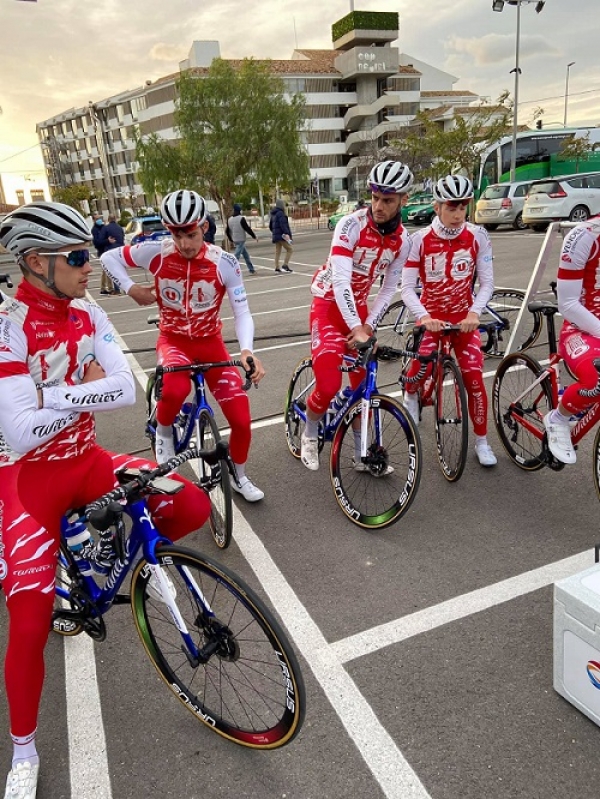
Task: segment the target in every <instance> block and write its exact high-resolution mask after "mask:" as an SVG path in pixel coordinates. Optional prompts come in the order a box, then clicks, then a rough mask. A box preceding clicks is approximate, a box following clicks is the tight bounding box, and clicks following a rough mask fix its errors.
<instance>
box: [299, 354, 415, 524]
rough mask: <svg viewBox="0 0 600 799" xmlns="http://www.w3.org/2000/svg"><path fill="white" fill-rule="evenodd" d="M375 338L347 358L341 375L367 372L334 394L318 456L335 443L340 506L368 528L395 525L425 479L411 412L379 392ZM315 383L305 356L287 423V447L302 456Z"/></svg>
mask: <svg viewBox="0 0 600 799" xmlns="http://www.w3.org/2000/svg"><path fill="white" fill-rule="evenodd" d="M374 347H375V339H371V340H370V341H369V342H368V344H367V346H366V347H364V348H363V349H362V351H359V355H358V356H357V357H351V356H347V357H345V363H344V365H342V366H341V367H340V369H341V370H342V371H343V372H350V371H353V370H355V369H359V368H363V367H365V368H366V376H365V378H364V380H363V381H362V382H361V384H360V385H359V386H358V387H357V388H356V389H355V390H353V389H352V388H351V387H350V386H346V388H344V389H343V390H342V391H341V392H340V394H338V395H336V398H334V400H333V402H332V405H331V406H330V408H329V410H328V412H327V414H326V415H325V417H324V419H323V421H322V423H321V424H320V426H319V435H318V438H319V452H321V451H322V449H323V446H324V444H325V442H326V441H330V442H331V453H330V457H329V473H330V478H331V485H332V487H333V492H334V495H335V498H336V501H337V503H338V505H339V507H340V508H341V509H342V511H343V513H344V514H345V515H346V516H347V518H348V519H350V521H352V522H353V523H354V524H357V525H358V526H360V527H365V528H369V529H376V528H384V527H388V526H389V525H391V524H393V523H394V522H395V521H397V520H398V519H399V518H400V517H401V516H402V515H403V514H405V513H406V511H407V510H408V509H409V507H410V506H411V504H412V502H413V500H414V498H415V496H416V493H417V490H418V487H419V482H420V480H421V468H422V467H421V440H420V438H419V432H418V430H417V428H416V426H415V424H414V423H413V421H412V419H411V417H410V414H409V413H408V411H407V410H406V409H405V408H404V407H403V406H402V405H401V404H400V403H399V402H397V401H396V400H394V399H392V398H391V397H388V396H386V395H384V394H380V393H379V391H378V389H377V361H378V358H380V357H381V353H380V352H379V351H378V350H377V351H376V350H374ZM314 385H315V378H314V373H313V368H312V358H310V357H307V358H303V359H302V360H301V361H300V362H299V363H298V365H297V366H296V368H295V369H294V371H293V373H292V377H291V379H290V383H289V386H288V390H287V396H286V402H285V410H284V419H285V432H286V440H287V445H288V448H289V450H290V452H291V453H292V455H293V456H294V457H295V458H300V437H301V433H302V431H303V430H304V424H305V422H306V400H307V397H308V395H309V394H310V393H311V391H312V390H313V388H314ZM355 427H356V429H357V431H358V429H360V460H355V455H356V444H355V439H354V428H355Z"/></svg>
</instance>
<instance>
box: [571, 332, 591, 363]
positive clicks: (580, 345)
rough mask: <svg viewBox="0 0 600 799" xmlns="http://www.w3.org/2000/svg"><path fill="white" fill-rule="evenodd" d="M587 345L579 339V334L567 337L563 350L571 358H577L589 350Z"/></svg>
mask: <svg viewBox="0 0 600 799" xmlns="http://www.w3.org/2000/svg"><path fill="white" fill-rule="evenodd" d="M589 348H590V347H589V345H588V344H586V342H585V341H584V340H583V339H582V338H581V336H580V334H579V333H575V335H573V336H569V337H568V338H567V340H566V341H565V349H566V351H567V353H568V354H569V355H570V356H571V358H579V357H581V356H582V355H583V354H584V353H585V352H587V351H588V350H589Z"/></svg>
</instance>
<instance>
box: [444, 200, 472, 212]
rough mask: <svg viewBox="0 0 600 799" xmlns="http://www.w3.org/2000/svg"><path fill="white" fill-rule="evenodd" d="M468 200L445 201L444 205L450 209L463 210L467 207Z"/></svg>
mask: <svg viewBox="0 0 600 799" xmlns="http://www.w3.org/2000/svg"><path fill="white" fill-rule="evenodd" d="M469 203H470V200H446V205H448V206H450V208H461V209H462V210H464V209H465V208H468V207H469Z"/></svg>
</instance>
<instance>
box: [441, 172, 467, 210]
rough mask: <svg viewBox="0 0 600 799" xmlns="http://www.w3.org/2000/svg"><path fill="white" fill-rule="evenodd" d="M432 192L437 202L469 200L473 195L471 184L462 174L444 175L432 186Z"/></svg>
mask: <svg viewBox="0 0 600 799" xmlns="http://www.w3.org/2000/svg"><path fill="white" fill-rule="evenodd" d="M432 193H433V196H434V198H435V199H436V200H437V202H438V203H447V202H454V201H456V200H470V199H471V198H472V197H473V184H472V183H471V181H470V180H469V178H465V177H464V176H463V175H446V177H445V178H440V179H439V180H438V182H437V183H436V184H435V185H434V186H433V189H432Z"/></svg>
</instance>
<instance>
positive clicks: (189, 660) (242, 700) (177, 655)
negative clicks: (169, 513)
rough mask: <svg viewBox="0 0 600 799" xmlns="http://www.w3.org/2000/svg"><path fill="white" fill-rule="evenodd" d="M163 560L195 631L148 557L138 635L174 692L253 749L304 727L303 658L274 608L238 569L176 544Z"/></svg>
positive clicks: (137, 581)
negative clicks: (172, 606) (164, 590)
mask: <svg viewBox="0 0 600 799" xmlns="http://www.w3.org/2000/svg"><path fill="white" fill-rule="evenodd" d="M157 559H158V563H159V565H160V567H161V568H162V569H163V573H164V574H165V576H166V577H167V582H168V584H169V591H170V593H171V598H172V599H173V600H174V602H175V604H176V606H177V609H178V611H179V613H180V614H181V617H182V620H183V623H184V624H185V627H186V628H187V632H188V634H189V637H188V638H186V637H185V636H184V635H183V634H182V632H181V631H180V629H179V628H180V627H181V626H182V625H181V621H180V622H179V626H178V624H177V623H176V622H175V621H174V619H173V617H172V615H171V612H170V608H169V606H168V605H167V604H166V603H165V601H164V600H163V599H162V596H161V593H160V588H159V587H158V586H157V585H156V584H155V585H153V581H156V577H155V576H154V575H153V574H152V570H151V568H150V566H149V565H148V563H147V562H146V561H145V560H143V559H142V560H141V561H140V563H139V564H138V565H137V567H136V569H135V571H134V574H133V577H132V587H131V607H132V612H133V618H134V621H135V625H136V628H137V631H138V633H139V636H140V638H141V640H142V643H143V645H144V647H145V649H146V653H147V654H148V656H149V658H150V660H151V661H152V663H153V664H154V667H155V668H156V670H157V671H158V673H159V674H160V676H161V677H162V679H163V680H164V681H165V683H166V684H167V686H168V687H169V688H170V690H171V691H172V692H173V693H174V694H175V696H176V697H177V698H178V699H179V700H180V702H181V703H182V704H183V705H184V707H185V708H187V710H189V711H190V712H191V713H192V714H193V715H194V716H195V717H196V718H197V719H198V720H199V721H201V722H203V723H204V724H206V725H207V726H208V727H210V728H211V729H213V730H214V731H215V732H217V733H218V734H219V735H221V736H223V737H224V738H227V739H229V740H230V741H234V742H235V743H238V744H241V745H242V746H247V747H251V748H254V749H276V748H278V747H280V746H284V745H285V744H287V743H289V742H290V741H291V740H293V738H294V737H295V736H296V735H297V734H298V732H299V730H300V728H301V726H302V722H303V720H304V713H305V705H306V699H305V690H304V683H303V680H302V675H301V673H300V667H299V665H298V661H297V659H296V656H295V654H294V652H293V650H292V648H291V646H290V644H289V642H288V640H287V638H286V636H285V634H284V632H283V631H282V629H281V627H280V625H279V624H278V623H277V621H276V620H275V618H274V617H273V614H272V613H271V612H270V611H269V610H268V609H267V608H266V607H265V605H264V604H263V602H262V601H261V600H260V599H259V598H258V597H257V596H256V594H255V593H254V592H253V591H252V590H251V589H250V588H249V587H248V586H247V585H245V583H244V582H242V580H240V579H239V577H236V576H235V575H234V574H233V572H231V571H229V570H228V569H225V568H224V567H222V566H219V565H218V564H217V563H215V562H214V561H211V560H209V559H208V558H206V557H204V556H203V555H200V554H199V553H197V552H193V551H191V550H188V549H183V548H181V547H176V546H168V547H161V548H160V549H159V550H158V551H157Z"/></svg>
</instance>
